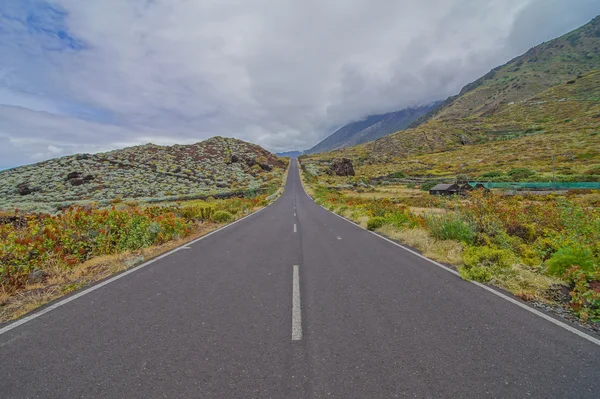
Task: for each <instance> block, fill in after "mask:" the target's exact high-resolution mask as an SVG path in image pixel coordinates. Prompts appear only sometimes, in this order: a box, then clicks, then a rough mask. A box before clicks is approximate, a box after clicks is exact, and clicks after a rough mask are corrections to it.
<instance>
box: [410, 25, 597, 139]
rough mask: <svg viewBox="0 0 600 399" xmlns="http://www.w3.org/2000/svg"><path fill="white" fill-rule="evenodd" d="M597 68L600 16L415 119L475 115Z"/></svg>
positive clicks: (479, 81) (508, 64)
mask: <svg viewBox="0 0 600 399" xmlns="http://www.w3.org/2000/svg"><path fill="white" fill-rule="evenodd" d="M598 68H600V16H597V17H595V18H594V19H592V20H591V21H590V22H589V23H588V24H586V25H584V26H582V27H580V28H578V29H576V30H574V31H572V32H569V33H567V34H565V35H563V36H561V37H559V38H556V39H553V40H550V41H548V42H545V43H542V44H540V45H538V46H535V47H533V48H531V49H530V50H529V51H527V52H526V53H525V54H523V55H521V56H519V57H516V58H514V59H513V60H511V61H509V62H508V63H506V64H504V65H501V66H499V67H497V68H494V69H492V70H491V71H490V72H489V73H487V74H486V75H484V76H482V77H481V78H479V79H477V80H476V81H474V82H472V83H469V84H468V85H466V86H465V87H464V88H463V89H462V90H461V92H460V93H459V94H458V95H456V96H453V97H449V98H448V99H447V100H446V101H444V103H442V104H441V105H440V106H438V107H437V108H435V109H433V110H432V111H431V112H429V113H428V114H426V115H424V116H423V117H421V118H419V119H418V120H416V121H415V122H414V123H413V124H412V125H411V127H416V126H418V125H420V124H422V123H424V122H426V121H428V120H436V119H442V120H451V119H456V118H466V117H477V116H482V115H485V114H487V113H492V112H494V111H495V110H496V109H497V108H498V107H499V106H501V105H502V104H508V103H511V102H518V101H522V100H525V99H527V98H530V97H532V96H534V95H536V94H538V93H541V92H543V91H544V90H546V89H548V88H550V87H552V86H554V85H557V84H560V83H564V82H566V81H569V80H572V79H575V78H576V77H577V76H581V74H584V73H586V72H589V71H592V70H595V69H598Z"/></svg>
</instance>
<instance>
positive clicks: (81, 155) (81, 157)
mask: <svg viewBox="0 0 600 399" xmlns="http://www.w3.org/2000/svg"><path fill="white" fill-rule="evenodd" d="M75 159H76V160H78V161H81V160H83V159H90V154H77V155H75Z"/></svg>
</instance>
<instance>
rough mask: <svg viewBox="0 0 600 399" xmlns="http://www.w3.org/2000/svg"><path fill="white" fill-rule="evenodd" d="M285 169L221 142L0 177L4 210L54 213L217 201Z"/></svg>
mask: <svg viewBox="0 0 600 399" xmlns="http://www.w3.org/2000/svg"><path fill="white" fill-rule="evenodd" d="M284 167H285V165H284V163H283V162H282V161H281V160H279V159H278V158H277V157H276V156H275V155H274V154H272V153H270V152H268V151H266V150H265V149H263V148H261V147H259V146H257V145H254V144H250V143H246V142H244V141H241V140H237V139H231V138H223V137H213V138H211V139H208V140H205V141H202V142H199V143H196V144H191V145H174V146H159V145H154V144H145V145H140V146H135V147H129V148H125V149H121V150H116V151H111V152H107V153H99V154H93V155H92V154H77V155H71V156H65V157H62V158H56V159H51V160H48V161H44V162H39V163H36V164H33V165H27V166H20V167H17V168H14V169H8V170H4V171H0V209H2V208H4V209H7V208H15V207H16V208H19V209H24V210H38V209H43V210H49V211H52V210H53V209H55V208H56V207H57V206H62V205H64V204H71V203H78V202H82V201H98V202H100V203H106V202H108V201H111V200H114V199H115V198H122V199H139V200H142V201H143V200H148V199H153V200H157V199H158V200H161V199H178V198H185V197H186V196H201V195H219V194H223V193H228V192H232V191H240V190H247V189H258V188H260V187H262V186H264V185H266V184H268V181H269V180H270V179H272V178H274V177H276V175H278V174H281V173H283V170H284Z"/></svg>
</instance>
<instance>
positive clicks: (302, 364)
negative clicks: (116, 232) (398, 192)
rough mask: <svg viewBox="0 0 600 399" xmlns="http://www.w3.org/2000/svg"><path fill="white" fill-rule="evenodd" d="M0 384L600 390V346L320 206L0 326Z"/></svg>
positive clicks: (292, 392) (109, 388)
mask: <svg viewBox="0 0 600 399" xmlns="http://www.w3.org/2000/svg"><path fill="white" fill-rule="evenodd" d="M0 397H1V398H145V399H148V398H328V397H332V398H395V397H400V398H402V397H416V398H442V397H446V398H458V397H464V398H482V397H505V398H521V397H523V398H524V397H539V398H553V397H556V398H566V397H569V398H584V397H590V398H592V397H595V398H598V397H600V346H598V345H597V344H596V343H594V342H591V341H589V340H586V339H584V338H582V337H581V336H578V335H576V334H575V333H573V332H572V331H568V330H567V329H565V328H562V327H560V326H557V325H555V324H553V323H551V322H549V321H548V320H545V319H543V318H541V317H539V315H536V314H533V313H531V312H529V311H527V310H526V309H523V308H521V307H519V306H517V305H515V304H514V303H511V302H509V301H507V300H506V299H503V298H501V297H499V296H497V295H494V294H493V293H490V292H488V291H486V290H485V289H483V288H481V287H479V286H476V285H474V284H472V283H469V282H466V281H463V280H461V279H460V278H459V277H457V276H456V275H454V274H451V273H449V272H447V271H446V270H444V269H442V268H440V267H438V266H436V265H434V264H432V263H430V262H428V261H427V260H425V259H422V258H420V257H418V256H417V255H414V254H412V253H410V252H407V251H405V250H403V249H402V248H399V247H398V246H396V245H394V244H393V243H390V242H387V241H385V240H383V239H381V238H379V237H377V236H375V235H373V234H371V233H369V232H367V231H365V230H362V229H360V228H359V227H357V226H355V225H353V224H352V223H349V222H348V221H345V220H343V219H341V218H339V217H338V216H335V215H333V214H331V213H329V212H328V211H326V210H324V209H323V208H321V207H319V206H318V205H316V204H315V203H314V202H313V201H312V200H311V199H310V198H309V197H308V196H307V195H306V193H304V191H303V190H302V187H301V185H300V180H299V174H298V168H297V165H296V164H295V163H293V164H292V166H291V168H290V175H289V178H288V181H287V185H286V188H285V191H284V193H283V195H282V196H281V198H279V199H278V200H277V201H276V202H274V203H273V204H272V205H271V206H269V207H268V208H266V209H265V210H263V211H262V212H259V213H256V214H254V215H252V216H250V217H248V218H246V219H244V220H242V221H240V222H238V223H236V224H234V225H231V226H229V227H227V228H226V229H224V230H221V231H219V232H217V233H215V234H212V235H210V236H209V237H206V238H204V239H202V240H200V241H197V242H195V243H193V244H191V245H189V246H187V247H186V248H182V249H180V250H178V251H176V252H174V253H173V254H171V255H169V256H166V257H164V258H162V259H160V260H158V261H156V262H153V263H152V264H149V265H147V266H145V267H142V268H140V269H139V270H136V271H135V272H133V273H130V274H127V275H125V276H124V277H122V278H120V279H117V280H115V281H113V282H111V283H110V284H107V285H104V286H102V287H101V288H99V289H96V290H94V291H92V292H89V293H86V294H85V295H83V296H81V297H79V298H77V299H75V300H73V301H71V302H68V303H66V304H64V305H63V306H60V307H57V308H56V309H54V310H52V311H50V312H47V313H45V314H43V315H41V316H39V317H37V318H34V319H32V320H30V321H28V322H26V323H24V324H22V325H19V326H17V327H15V328H12V329H10V330H9V331H4V332H3V333H2V334H1V335H0Z"/></svg>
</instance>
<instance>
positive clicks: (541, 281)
mask: <svg viewBox="0 0 600 399" xmlns="http://www.w3.org/2000/svg"><path fill="white" fill-rule="evenodd" d="M490 282H491V283H492V284H493V285H495V286H497V287H500V288H503V289H505V290H507V291H509V292H511V293H512V294H514V295H515V296H518V297H519V298H522V299H523V300H526V301H531V300H538V301H542V302H552V300H551V298H548V292H549V291H548V290H549V289H550V287H552V286H556V285H558V284H563V282H562V281H560V280H559V279H556V278H553V277H548V276H545V275H543V274H541V273H536V272H534V271H532V270H530V269H529V268H528V267H527V266H523V265H519V264H514V265H513V266H512V267H511V270H510V271H509V272H508V273H506V274H504V275H500V276H495V277H494V278H493V279H492V281H490Z"/></svg>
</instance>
